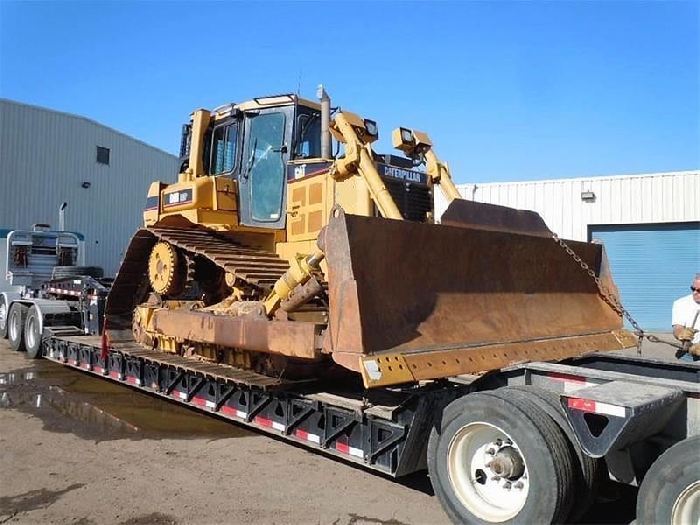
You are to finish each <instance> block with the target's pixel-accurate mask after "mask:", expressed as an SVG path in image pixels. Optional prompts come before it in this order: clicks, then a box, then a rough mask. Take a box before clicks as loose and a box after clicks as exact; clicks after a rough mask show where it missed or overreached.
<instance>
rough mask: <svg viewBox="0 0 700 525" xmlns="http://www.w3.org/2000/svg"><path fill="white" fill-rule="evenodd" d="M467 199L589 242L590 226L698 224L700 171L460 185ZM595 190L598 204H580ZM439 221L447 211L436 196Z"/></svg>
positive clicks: (459, 187)
mask: <svg viewBox="0 0 700 525" xmlns="http://www.w3.org/2000/svg"><path fill="white" fill-rule="evenodd" d="M458 189H459V191H460V193H461V194H462V195H463V196H464V197H465V198H467V199H470V200H475V201H479V202H488V203H491V204H502V205H504V206H511V207H515V208H521V209H528V210H535V211H537V212H538V213H539V214H540V215H541V216H542V217H543V218H544V220H545V222H546V223H547V225H548V226H549V228H550V229H551V230H553V231H555V232H556V233H557V234H559V235H560V236H562V237H564V238H567V239H575V240H580V241H583V240H586V236H587V232H588V225H591V224H635V223H668V222H685V221H697V220H700V171H698V170H695V171H680V172H670V173H653V174H646V175H619V176H609V177H589V178H576V179H561V180H543V181H533V182H510V183H485V184H464V185H459V186H458ZM584 191H592V192H594V193H595V195H596V199H595V201H594V202H584V201H582V200H581V192H584ZM435 193H436V196H435V209H436V216H437V217H439V216H440V215H441V214H442V212H443V211H444V209H445V208H446V204H445V199H444V197H443V196H442V194H440V193H439V192H435Z"/></svg>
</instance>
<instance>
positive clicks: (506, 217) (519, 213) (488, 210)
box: [440, 199, 552, 238]
mask: <svg viewBox="0 0 700 525" xmlns="http://www.w3.org/2000/svg"><path fill="white" fill-rule="evenodd" d="M440 222H441V224H444V225H445V226H460V227H463V228H474V229H482V230H491V231H502V232H512V233H524V234H528V235H538V236H540V237H547V238H551V237H552V232H551V230H550V229H549V228H547V224H546V223H545V222H544V220H543V219H542V217H540V215H539V213H537V212H534V211H530V210H516V209H515V208H508V207H506V206H499V205H497V204H489V203H485V202H475V201H468V200H464V199H455V200H453V201H452V202H451V203H450V204H449V206H448V207H447V209H446V210H445V213H443V214H442V217H441V218H440Z"/></svg>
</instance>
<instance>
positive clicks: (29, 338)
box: [24, 315, 37, 348]
mask: <svg viewBox="0 0 700 525" xmlns="http://www.w3.org/2000/svg"><path fill="white" fill-rule="evenodd" d="M36 328H37V320H36V317H34V316H33V315H32V316H30V317H29V319H27V331H26V332H25V334H24V344H25V345H26V347H27V348H34V347H35V344H36V342H37V339H36V332H35V329H36Z"/></svg>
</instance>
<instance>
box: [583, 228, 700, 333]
mask: <svg viewBox="0 0 700 525" xmlns="http://www.w3.org/2000/svg"><path fill="white" fill-rule="evenodd" d="M589 239H600V240H602V241H603V244H604V245H605V249H606V252H607V254H608V258H609V260H610V269H611V271H612V274H613V276H614V278H615V284H617V287H618V289H619V291H620V296H621V298H622V303H623V304H624V305H625V308H627V310H628V311H629V312H630V314H631V315H632V317H633V318H634V319H635V320H636V321H637V322H638V323H639V324H640V326H641V327H642V328H643V329H644V330H653V331H669V330H671V305H672V304H673V301H675V300H676V299H678V298H679V297H682V296H684V295H688V294H689V293H690V290H689V289H688V286H689V285H690V284H691V282H692V280H693V276H694V275H695V274H696V273H697V272H699V271H700V222H688V223H669V224H647V225H618V224H615V225H599V226H591V227H590V234H589Z"/></svg>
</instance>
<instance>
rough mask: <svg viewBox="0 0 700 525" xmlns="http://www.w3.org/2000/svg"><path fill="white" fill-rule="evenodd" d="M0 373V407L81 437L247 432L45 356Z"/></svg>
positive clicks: (210, 435)
mask: <svg viewBox="0 0 700 525" xmlns="http://www.w3.org/2000/svg"><path fill="white" fill-rule="evenodd" d="M27 365H29V366H27V368H22V369H19V370H15V371H12V372H3V373H0V407H2V408H13V409H16V410H18V411H21V412H24V413H28V414H32V415H34V416H36V417H38V418H39V419H41V420H42V422H43V428H44V430H47V431H49V432H71V433H73V434H75V435H76V436H78V437H81V438H83V439H90V440H94V441H105V440H113V439H163V438H170V439H178V438H180V439H186V438H192V437H208V438H210V439H213V438H232V437H237V436H247V435H250V434H251V433H250V432H249V431H247V430H246V429H244V428H241V427H238V426H236V425H232V424H230V423H228V422H225V421H221V420H219V419H217V418H215V417H203V416H202V415H201V414H200V413H197V412H195V411H193V410H191V409H188V408H186V407H183V406H180V405H177V404H174V403H168V402H165V401H164V400H162V399H160V398H158V397H155V396H149V395H147V394H143V393H141V392H137V391H135V390H131V389H129V388H128V387H125V386H123V385H119V384H116V383H113V382H111V381H106V380H104V379H99V378H96V377H92V376H90V375H87V374H83V373H81V372H78V371H76V370H72V369H70V368H67V367H65V366H61V365H59V364H57V363H52V362H50V361H46V360H37V361H34V362H31V361H27Z"/></svg>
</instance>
